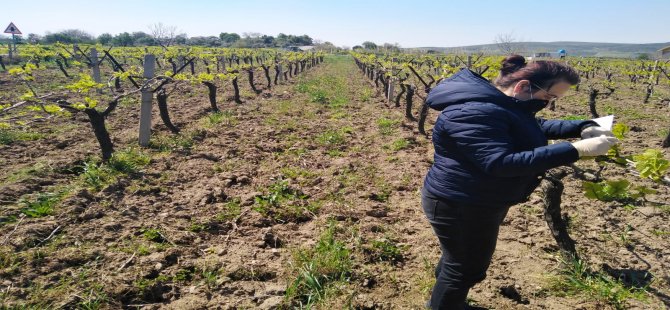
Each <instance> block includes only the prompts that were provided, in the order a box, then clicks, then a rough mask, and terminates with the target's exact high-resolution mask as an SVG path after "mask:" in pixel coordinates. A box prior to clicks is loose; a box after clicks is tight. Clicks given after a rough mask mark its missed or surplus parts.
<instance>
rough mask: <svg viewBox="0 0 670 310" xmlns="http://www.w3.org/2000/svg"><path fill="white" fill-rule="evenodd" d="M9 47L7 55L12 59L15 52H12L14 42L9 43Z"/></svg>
mask: <svg viewBox="0 0 670 310" xmlns="http://www.w3.org/2000/svg"><path fill="white" fill-rule="evenodd" d="M7 49H8V51H9V54H8V55H7V56H8V57H9V60H12V57H13V54H12V43H7Z"/></svg>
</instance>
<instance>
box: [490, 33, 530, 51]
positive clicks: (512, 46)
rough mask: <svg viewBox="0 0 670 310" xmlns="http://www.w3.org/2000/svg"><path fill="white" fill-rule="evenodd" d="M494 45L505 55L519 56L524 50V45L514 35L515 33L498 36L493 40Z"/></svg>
mask: <svg viewBox="0 0 670 310" xmlns="http://www.w3.org/2000/svg"><path fill="white" fill-rule="evenodd" d="M493 43H495V45H496V46H498V49H499V50H500V52H502V53H503V54H505V55H511V54H518V53H519V52H521V51H522V50H523V49H524V48H523V44H522V43H521V42H520V40H519V38H517V37H516V36H515V35H514V32H510V33H499V34H497V35H496V37H495V38H494V39H493Z"/></svg>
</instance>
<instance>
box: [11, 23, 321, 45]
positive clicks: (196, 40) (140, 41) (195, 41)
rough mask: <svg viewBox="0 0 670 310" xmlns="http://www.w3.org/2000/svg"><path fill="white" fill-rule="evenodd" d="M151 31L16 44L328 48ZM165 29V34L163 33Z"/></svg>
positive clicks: (60, 35) (59, 35)
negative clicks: (57, 43) (59, 43)
mask: <svg viewBox="0 0 670 310" xmlns="http://www.w3.org/2000/svg"><path fill="white" fill-rule="evenodd" d="M155 28H161V29H160V30H162V32H161V31H156V29H154V28H152V29H151V31H150V33H147V32H144V31H136V32H121V33H118V34H115V35H112V34H110V33H103V34H100V35H99V36H97V37H96V36H94V35H92V34H90V33H88V32H86V31H83V30H80V29H67V30H62V31H58V32H53V33H52V32H47V33H46V34H45V35H39V34H35V33H29V34H28V35H27V36H25V37H17V40H18V41H17V44H22V43H31V44H35V43H40V44H53V43H56V42H61V43H66V44H73V43H79V44H95V43H100V44H103V45H109V44H113V45H114V46H158V45H164V44H165V43H166V42H168V43H167V45H193V46H206V47H235V48H272V47H288V46H303V45H314V44H328V42H325V43H322V42H319V41H318V40H314V39H312V38H311V37H310V36H308V35H306V34H304V35H292V34H284V33H280V34H278V35H277V36H271V35H265V34H260V33H255V32H246V33H243V34H242V35H240V34H237V33H234V32H221V33H220V34H219V35H218V36H194V37H189V36H187V35H186V34H185V33H180V34H177V33H174V29H170V27H166V26H163V25H157V26H156V27H155ZM166 29H167V32H166V31H165V30H166ZM2 41H6V42H9V41H11V39H9V38H5V39H4V40H2ZM331 45H332V44H331Z"/></svg>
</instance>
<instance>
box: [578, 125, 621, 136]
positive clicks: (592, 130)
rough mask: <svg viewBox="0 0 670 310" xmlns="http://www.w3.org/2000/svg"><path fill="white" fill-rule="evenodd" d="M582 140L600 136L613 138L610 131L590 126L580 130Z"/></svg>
mask: <svg viewBox="0 0 670 310" xmlns="http://www.w3.org/2000/svg"><path fill="white" fill-rule="evenodd" d="M581 135H582V139H588V138H595V137H600V136H608V137H614V134H613V133H612V131H610V130H607V129H605V128H602V127H600V126H591V127H587V128H585V129H584V130H582V133H581Z"/></svg>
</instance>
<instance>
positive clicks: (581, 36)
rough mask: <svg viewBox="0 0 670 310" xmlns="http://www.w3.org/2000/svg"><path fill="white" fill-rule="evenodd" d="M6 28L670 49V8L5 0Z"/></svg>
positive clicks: (571, 2)
mask: <svg viewBox="0 0 670 310" xmlns="http://www.w3.org/2000/svg"><path fill="white" fill-rule="evenodd" d="M3 2H4V3H3V5H2V11H1V12H0V24H3V25H0V26H1V27H5V26H6V25H4V24H9V22H10V21H13V22H14V23H15V24H16V26H17V27H18V28H19V29H20V30H21V31H22V32H23V33H24V34H27V33H31V32H32V33H37V34H44V33H45V32H46V31H51V32H56V31H59V30H63V29H70V28H77V29H82V30H85V31H88V32H89V33H92V34H94V35H99V34H101V33H105V32H109V33H112V34H116V33H119V32H124V31H128V32H132V31H145V32H148V26H149V25H150V24H154V23H157V22H162V23H163V24H166V25H174V26H176V27H177V28H178V30H179V31H180V32H183V33H186V34H188V35H189V36H200V35H218V34H219V33H221V32H237V33H240V34H242V33H244V32H259V33H263V34H269V35H277V34H278V33H280V32H283V33H286V34H296V35H301V34H307V35H309V36H311V37H312V38H315V39H320V40H324V41H330V42H333V43H334V44H335V45H338V46H343V45H346V46H353V45H356V44H360V43H361V42H363V41H366V40H369V41H373V42H376V43H378V44H380V43H385V42H388V43H399V44H400V45H401V46H403V47H418V46H461V45H472V44H488V43H492V42H493V40H494V38H495V37H496V35H497V34H501V33H513V34H514V36H515V37H516V38H518V39H522V40H524V41H542V42H548V41H590V42H617V43H656V42H668V41H670V0H640V1H632V0H631V1H620V0H610V1H594V0H581V1H575V0H565V1H544V0H534V1H526V0H515V1H493V0H470V1H464V0H458V1H450V0H443V1H424V0H414V1H412V0H409V1H390V0H386V1H377V0H374V1H363V0H359V1H354V0H340V1H316V0H314V1H306V0H282V1H271V0H245V1H225V0H222V1H211V0H181V1H173V0H161V1H153V0H152V1H142V0H134V1H129V0H114V1H99V0H98V1H93V0H88V1H68V0H59V1H54V0H28V1H18V0H4V1H3Z"/></svg>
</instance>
